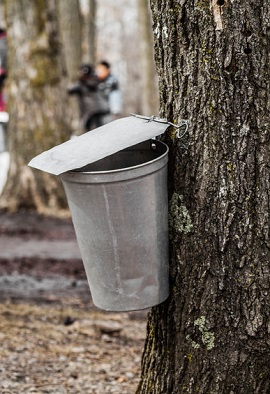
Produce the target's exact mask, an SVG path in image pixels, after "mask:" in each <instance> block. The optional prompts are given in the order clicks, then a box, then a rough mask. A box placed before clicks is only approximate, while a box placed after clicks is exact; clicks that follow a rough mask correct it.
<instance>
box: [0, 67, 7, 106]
mask: <svg viewBox="0 0 270 394" xmlns="http://www.w3.org/2000/svg"><path fill="white" fill-rule="evenodd" d="M6 77H7V73H6V70H5V69H3V68H1V67H0V112H5V111H6V110H7V109H6V107H7V98H6V94H5V80H6Z"/></svg>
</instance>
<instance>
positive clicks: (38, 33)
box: [1, 0, 70, 212]
mask: <svg viewBox="0 0 270 394" xmlns="http://www.w3.org/2000/svg"><path fill="white" fill-rule="evenodd" d="M5 11H6V19H7V36H8V49H9V56H8V61H9V64H8V86H7V88H8V111H9V115H10V121H9V127H8V140H9V152H10V170H9V174H8V180H7V184H6V187H5V189H4V192H3V195H2V196H1V207H4V208H6V209H9V210H18V209H20V208H35V209H37V210H38V211H40V212H44V211H46V212H55V211H56V210H58V209H59V208H63V207H66V199H65V197H64V192H63V189H62V186H61V184H60V182H59V181H58V180H57V179H56V178H55V177H53V176H50V175H48V174H46V173H42V172H40V171H36V170H32V169H31V168H30V167H28V166H27V163H28V162H29V161H30V159H31V158H32V157H33V156H35V155H36V154H38V153H41V152H42V151H44V150H46V149H49V148H51V147H52V146H54V145H57V144H59V143H61V142H63V141H65V140H67V139H68V138H69V135H70V128H69V125H68V124H69V119H68V114H67V111H66V103H67V95H66V80H65V77H64V74H65V70H64V69H63V58H62V53H61V46H60V43H59V33H58V25H57V13H56V4H55V0H49V1H46V2H43V1H42V2H40V1H39V2H37V1H35V0H24V1H22V2H18V1H16V0H7V1H6V2H5Z"/></svg>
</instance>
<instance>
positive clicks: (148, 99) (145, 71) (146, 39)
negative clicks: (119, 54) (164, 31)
mask: <svg viewBox="0 0 270 394" xmlns="http://www.w3.org/2000/svg"><path fill="white" fill-rule="evenodd" d="M138 17H139V23H138V25H139V30H140V47H141V48H140V49H141V70H142V72H141V78H142V92H141V93H142V112H143V113H144V114H146V115H154V114H157V111H158V88H157V73H156V66H155V61H154V43H153V30H152V19H151V13H150V4H149V0H138Z"/></svg>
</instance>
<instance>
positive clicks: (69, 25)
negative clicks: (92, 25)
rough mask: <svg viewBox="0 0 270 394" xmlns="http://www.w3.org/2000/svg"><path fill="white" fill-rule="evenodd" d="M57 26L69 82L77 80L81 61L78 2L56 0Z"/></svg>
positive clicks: (75, 0) (74, 0)
mask: <svg viewBox="0 0 270 394" xmlns="http://www.w3.org/2000/svg"><path fill="white" fill-rule="evenodd" d="M58 9H59V26H60V34H61V41H62V43H63V47H64V51H63V52H64V57H65V62H66V66H67V72H68V77H69V79H70V80H74V79H76V78H77V74H78V68H79V66H80V65H81V61H82V34H81V16H80V2H79V0H69V1H65V0H58Z"/></svg>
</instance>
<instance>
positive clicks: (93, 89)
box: [67, 64, 110, 131]
mask: <svg viewBox="0 0 270 394" xmlns="http://www.w3.org/2000/svg"><path fill="white" fill-rule="evenodd" d="M98 85H99V81H98V78H97V76H96V74H95V70H94V67H93V66H92V65H91V64H83V65H82V66H81V67H80V69H79V74H78V81H77V82H76V83H75V84H73V85H70V86H69V87H68V89H67V91H68V94H75V95H77V96H78V101H79V110H80V117H81V123H82V128H83V129H84V131H89V130H93V129H94V128H96V127H99V126H102V125H103V124H104V123H103V119H104V116H106V115H108V114H109V113H110V109H109V103H108V100H106V98H105V97H104V95H103V94H102V92H101V91H100V90H99V88H98Z"/></svg>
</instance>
